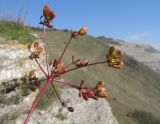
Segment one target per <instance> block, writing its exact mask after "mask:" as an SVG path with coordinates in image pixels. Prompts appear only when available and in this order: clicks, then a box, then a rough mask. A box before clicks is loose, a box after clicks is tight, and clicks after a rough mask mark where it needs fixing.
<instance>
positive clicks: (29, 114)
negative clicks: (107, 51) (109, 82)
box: [24, 60, 108, 124]
mask: <svg viewBox="0 0 160 124" xmlns="http://www.w3.org/2000/svg"><path fill="white" fill-rule="evenodd" d="M107 62H108V61H107V60H106V61H100V62H95V63H91V64H88V65H85V66H81V67H75V68H72V69H70V70H67V71H66V72H64V73H61V74H59V75H56V76H55V77H50V78H48V80H47V82H46V83H45V85H44V87H43V89H42V90H41V92H40V93H39V94H38V96H37V98H36V99H35V101H34V103H33V105H32V108H31V110H30V112H29V113H28V115H27V118H26V120H25V122H24V124H27V123H28V121H29V119H30V117H31V115H32V113H33V111H34V109H35V108H36V106H37V104H38V102H39V100H40V99H41V97H42V96H43V94H44V93H45V91H46V89H47V87H48V86H49V84H50V83H52V81H53V79H55V78H56V77H58V76H60V75H62V74H65V73H67V72H70V71H73V70H76V69H79V68H84V67H87V66H91V65H96V64H102V63H107ZM68 85H70V86H72V87H74V88H76V89H77V88H78V87H77V86H76V85H71V84H69V83H68Z"/></svg>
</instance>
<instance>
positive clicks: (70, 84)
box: [54, 80, 87, 89]
mask: <svg viewBox="0 0 160 124" xmlns="http://www.w3.org/2000/svg"><path fill="white" fill-rule="evenodd" d="M54 81H55V82H58V83H61V84H63V85H66V86H69V87H72V88H75V89H79V88H80V86H78V85H75V84H74V83H71V82H67V81H60V80H54ZM86 88H87V87H81V89H86Z"/></svg>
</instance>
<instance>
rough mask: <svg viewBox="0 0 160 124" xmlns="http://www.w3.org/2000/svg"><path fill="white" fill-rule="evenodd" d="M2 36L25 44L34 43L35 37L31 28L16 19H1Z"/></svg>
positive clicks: (0, 29) (0, 34)
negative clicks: (15, 20)
mask: <svg viewBox="0 0 160 124" xmlns="http://www.w3.org/2000/svg"><path fill="white" fill-rule="evenodd" d="M0 37H2V38H6V39H7V40H17V41H19V42H20V43H23V44H27V43H32V42H33V41H34V39H35V37H34V36H33V35H31V31H30V29H29V28H27V27H24V26H23V25H22V24H19V23H16V22H14V21H0Z"/></svg>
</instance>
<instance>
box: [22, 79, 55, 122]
mask: <svg viewBox="0 0 160 124" xmlns="http://www.w3.org/2000/svg"><path fill="white" fill-rule="evenodd" d="M53 78H54V77H50V78H48V80H47V82H46V83H45V85H44V87H43V89H42V90H41V92H40V93H39V94H38V96H37V98H36V99H35V101H34V102H33V105H32V107H31V109H30V111H29V113H28V115H27V118H26V120H25V122H24V124H28V122H29V119H30V118H31V115H32V113H33V111H34V109H35V108H36V106H37V104H38V102H39V100H40V99H41V97H42V96H43V94H44V93H45V91H46V89H47V87H48V86H49V84H50V83H51V82H52V80H53Z"/></svg>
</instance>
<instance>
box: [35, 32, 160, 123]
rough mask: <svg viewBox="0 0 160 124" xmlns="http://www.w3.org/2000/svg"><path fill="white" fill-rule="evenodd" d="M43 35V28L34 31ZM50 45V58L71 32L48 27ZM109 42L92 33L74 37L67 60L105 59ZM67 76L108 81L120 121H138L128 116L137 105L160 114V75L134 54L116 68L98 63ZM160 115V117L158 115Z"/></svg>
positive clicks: (91, 82) (92, 82) (87, 81)
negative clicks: (40, 30) (134, 57)
mask: <svg viewBox="0 0 160 124" xmlns="http://www.w3.org/2000/svg"><path fill="white" fill-rule="evenodd" d="M33 32H34V33H36V34H39V35H40V36H41V34H42V32H39V31H35V30H34V31H33ZM46 34H47V46H48V52H49V55H50V61H53V59H54V58H55V57H57V56H58V55H60V54H61V51H62V49H64V42H65V41H67V40H68V39H69V37H70V33H68V32H62V31H48V32H47V33H46ZM108 49H109V46H108V43H107V42H105V41H102V40H99V39H96V38H94V37H91V36H86V37H85V38H79V39H74V40H73V41H72V44H70V46H69V50H67V52H66V54H65V56H64V59H63V61H64V64H65V65H67V63H68V62H69V61H71V56H72V55H74V56H75V58H78V57H80V58H87V59H88V60H89V62H92V61H94V60H104V59H105V55H106V53H108ZM64 77H65V78H66V79H68V80H71V81H73V82H77V83H79V82H80V81H81V80H82V79H83V80H85V84H86V85H89V86H95V84H96V83H97V81H99V80H103V81H105V82H106V87H107V89H108V91H109V92H110V93H111V94H112V97H113V98H114V100H113V99H111V98H107V100H108V101H109V103H110V105H111V106H112V110H113V112H114V114H115V116H116V118H117V119H118V121H119V123H120V124H136V123H137V122H136V121H135V120H134V119H132V118H130V117H128V116H127V114H128V113H129V112H132V111H134V109H138V110H145V111H146V112H150V113H152V114H153V115H154V116H155V117H157V118H159V116H158V115H160V104H159V103H160V97H159V96H160V82H159V80H160V76H159V74H158V73H156V72H154V71H152V70H151V69H150V68H149V67H147V66H145V65H144V64H142V63H140V62H138V61H136V60H135V59H133V58H132V57H129V56H127V55H126V56H125V57H124V68H123V69H122V70H115V69H113V68H109V67H108V66H107V65H105V64H104V65H97V66H93V67H92V68H86V69H81V70H76V71H74V72H71V73H70V74H66V75H65V76H64ZM159 119H160V118H159Z"/></svg>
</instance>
